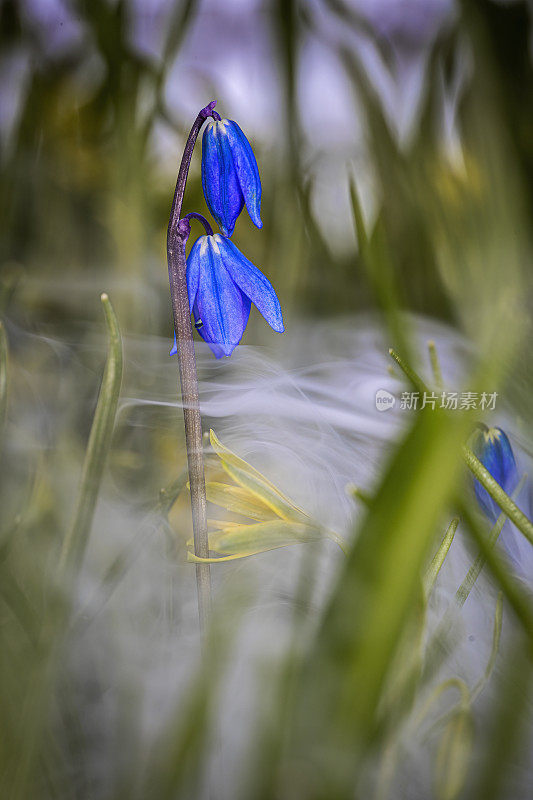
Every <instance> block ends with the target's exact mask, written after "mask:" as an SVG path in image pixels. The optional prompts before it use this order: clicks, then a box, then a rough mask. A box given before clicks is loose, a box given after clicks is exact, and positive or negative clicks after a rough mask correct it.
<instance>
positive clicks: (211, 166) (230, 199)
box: [202, 119, 263, 236]
mask: <svg viewBox="0 0 533 800" xmlns="http://www.w3.org/2000/svg"><path fill="white" fill-rule="evenodd" d="M202 186H203V189H204V196H205V200H206V203H207V205H208V208H209V211H210V212H211V214H212V215H213V217H214V218H215V219H216V221H217V223H218V226H219V228H220V230H221V231H222V233H223V234H224V236H231V234H232V233H233V230H234V228H235V222H236V221H237V217H238V216H239V214H240V213H241V211H242V209H243V206H244V204H246V208H247V209H248V214H249V215H250V219H251V220H252V222H253V223H254V225H257V227H258V228H261V227H262V225H263V223H262V222H261V216H260V214H261V180H260V178H259V170H258V169H257V161H256V160H255V156H254V154H253V152H252V148H251V147H250V143H249V142H248V139H247V138H246V136H245V135H244V133H243V132H242V130H241V129H240V128H239V126H238V125H237V123H236V122H233V121H232V120H231V119H221V120H220V121H218V120H215V121H211V122H209V124H208V125H207V127H206V129H205V131H204V135H203V138H202Z"/></svg>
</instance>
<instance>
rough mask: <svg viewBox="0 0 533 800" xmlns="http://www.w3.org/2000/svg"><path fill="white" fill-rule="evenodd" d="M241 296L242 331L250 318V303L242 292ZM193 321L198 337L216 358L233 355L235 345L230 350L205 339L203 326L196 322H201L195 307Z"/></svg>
mask: <svg viewBox="0 0 533 800" xmlns="http://www.w3.org/2000/svg"><path fill="white" fill-rule="evenodd" d="M241 295H242V302H243V329H244V328H246V325H247V324H248V318H249V316H250V307H251V302H250V299H249V298H248V297H245V295H243V294H242V292H241ZM194 319H195V327H196V330H197V331H198V333H199V334H200V336H201V337H202V339H203V340H204V342H207V344H208V345H209V347H210V348H211V350H212V352H213V353H214V355H215V356H216V358H221V357H222V356H230V355H231V354H232V353H233V351H234V349H235V348H236V347H237V345H236V344H235V345H233V346H232V347H231V349H230V348H229V347H228V346H223V345H219V344H216V342H210V341H208V339H207V338H206V333H205V331H204V326H203V324H200V325H199V324H198V322H199V321H200V320H201V317H200V312H199V311H198V308H197V307H195V309H194Z"/></svg>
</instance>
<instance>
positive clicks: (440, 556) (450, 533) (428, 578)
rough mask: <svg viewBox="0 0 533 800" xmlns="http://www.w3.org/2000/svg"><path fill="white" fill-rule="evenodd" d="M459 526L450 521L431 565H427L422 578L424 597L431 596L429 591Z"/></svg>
mask: <svg viewBox="0 0 533 800" xmlns="http://www.w3.org/2000/svg"><path fill="white" fill-rule="evenodd" d="M458 525H459V520H458V519H452V521H451V522H450V524H449V526H448V529H447V531H446V533H445V534H444V538H443V540H442V542H441V544H440V547H439V549H438V550H437V552H436V553H435V555H434V556H433V559H432V561H431V564H430V565H429V567H428V569H427V571H426V574H425V576H424V594H425V596H426V597H429V595H430V594H431V590H432V589H433V586H434V585H435V581H436V580H437V576H438V574H439V572H440V569H441V567H442V565H443V564H444V561H445V559H446V556H447V555H448V551H449V549H450V547H451V546H452V542H453V537H454V536H455V532H456V530H457V526H458Z"/></svg>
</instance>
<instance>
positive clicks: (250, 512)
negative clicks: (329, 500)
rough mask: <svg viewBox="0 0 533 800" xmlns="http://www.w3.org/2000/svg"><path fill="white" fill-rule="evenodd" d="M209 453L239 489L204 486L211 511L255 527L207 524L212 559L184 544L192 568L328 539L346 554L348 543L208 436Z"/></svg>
mask: <svg viewBox="0 0 533 800" xmlns="http://www.w3.org/2000/svg"><path fill="white" fill-rule="evenodd" d="M210 440H211V445H212V447H213V450H214V451H215V453H216V454H217V456H218V457H219V458H220V461H221V465H222V468H223V469H224V471H225V472H226V473H227V475H228V476H229V477H230V478H231V479H232V480H234V481H235V483H236V484H237V485H236V486H235V485H231V484H225V483H218V482H214V481H213V482H208V483H207V484H206V490H207V499H208V500H209V501H210V502H211V503H214V504H215V505H218V506H220V507H221V508H225V509H226V510H227V511H231V512H232V513H234V514H238V515H240V516H243V517H246V518H248V519H249V520H253V522H243V523H240V522H222V521H219V520H210V527H211V529H212V530H211V532H210V533H209V549H210V550H212V551H214V552H215V553H218V554H219V555H218V556H216V557H214V558H209V559H204V558H199V557H198V556H196V555H195V554H194V553H193V552H192V545H193V542H192V539H191V540H189V541H188V542H187V546H188V548H189V552H188V555H187V558H188V560H189V561H194V562H196V563H217V562H218V561H233V560H235V559H238V558H245V557H246V556H251V555H255V554H257V553H264V552H266V551H267V550H274V549H276V548H278V547H287V546H288V545H293V544H302V543H304V542H312V541H318V540H320V539H323V538H329V539H331V540H332V541H334V542H335V543H336V544H337V545H338V546H339V547H340V548H341V549H342V550H343V552H346V549H345V548H346V543H345V542H344V541H343V539H342V538H341V537H340V536H338V535H337V534H336V533H334V532H333V531H328V530H326V529H324V528H323V527H322V526H321V525H320V524H319V523H318V522H316V521H314V520H313V519H312V518H311V517H310V516H309V515H308V514H306V513H305V511H302V509H301V508H298V506H296V505H295V504H294V503H293V502H292V500H290V499H289V498H288V497H286V496H285V495H284V494H282V492H280V490H279V489H278V488H277V487H276V486H275V485H274V484H273V483H271V482H270V481H269V480H268V479H267V478H265V476H264V475H262V474H261V473H260V472H258V471H257V470H256V469H255V468H254V467H252V466H251V465H250V464H248V463H247V462H246V461H244V459H242V458H240V457H239V456H238V455H236V454H235V453H234V452H233V451H232V450H230V449H229V448H228V447H226V446H225V445H223V444H222V442H221V441H220V440H219V439H218V437H217V436H216V434H215V433H214V431H212V430H211V431H210Z"/></svg>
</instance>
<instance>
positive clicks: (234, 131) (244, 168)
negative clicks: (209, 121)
mask: <svg viewBox="0 0 533 800" xmlns="http://www.w3.org/2000/svg"><path fill="white" fill-rule="evenodd" d="M222 124H223V125H224V126H225V128H226V130H227V132H228V133H227V135H228V140H229V143H230V147H231V154H232V156H233V163H234V165H235V171H236V173H237V178H238V179H239V183H240V187H241V191H242V194H243V196H244V202H245V203H246V208H247V210H248V214H249V215H250V219H251V220H252V222H253V223H254V225H256V226H257V227H258V228H262V227H263V223H262V222H261V179H260V177H259V169H258V168H257V161H256V160H255V156H254V153H253V150H252V148H251V147H250V143H249V141H248V139H247V138H246V136H245V135H244V133H243V132H242V130H241V128H240V127H239V126H238V125H237V123H236V122H233V120H231V119H224V120H222Z"/></svg>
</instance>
